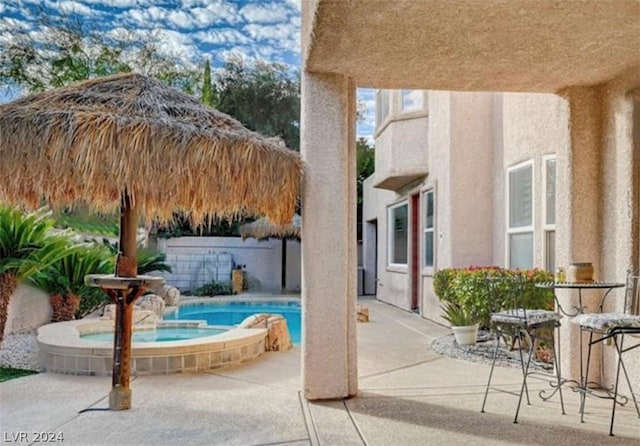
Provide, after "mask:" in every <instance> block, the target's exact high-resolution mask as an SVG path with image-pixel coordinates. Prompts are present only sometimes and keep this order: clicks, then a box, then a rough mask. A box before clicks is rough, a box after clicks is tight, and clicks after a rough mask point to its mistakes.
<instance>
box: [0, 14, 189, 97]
mask: <svg viewBox="0 0 640 446" xmlns="http://www.w3.org/2000/svg"><path fill="white" fill-rule="evenodd" d="M36 16H37V21H38V24H39V29H40V30H41V32H40V33H33V32H32V30H31V29H29V27H28V25H26V24H22V23H21V22H14V21H4V22H1V23H0V34H2V35H5V36H11V38H7V39H2V41H1V42H0V81H3V82H4V83H6V84H8V85H13V86H19V87H21V88H23V89H25V90H26V91H29V92H35V91H43V90H47V89H50V88H57V87H61V86H64V85H68V84H71V83H74V82H78V81H81V80H84V79H89V78H92V77H98V76H106V75H110V74H116V73H124V72H130V71H134V70H135V71H138V72H140V73H143V74H147V75H149V76H153V77H156V78H158V79H160V80H162V81H164V82H166V83H167V84H169V85H172V86H174V87H177V88H181V89H182V90H185V91H187V92H190V93H192V94H193V93H194V92H195V90H196V86H197V84H198V78H199V73H197V71H196V70H194V69H189V68H187V67H185V66H184V65H183V64H182V63H181V59H180V58H179V57H178V56H177V55H169V54H167V53H166V52H163V51H161V49H160V46H159V44H158V42H159V41H160V39H158V38H157V35H155V34H154V33H146V34H145V33H142V32H133V31H125V30H120V31H115V32H110V33H105V32H103V31H99V30H97V29H96V28H93V27H92V23H93V22H91V21H87V20H82V19H81V17H80V16H77V15H73V14H68V15H62V16H56V17H55V20H54V19H52V18H50V17H49V16H48V15H47V14H46V12H45V10H43V9H40V10H39V12H36ZM36 36H37V37H36Z"/></svg>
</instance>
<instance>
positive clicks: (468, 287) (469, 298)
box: [433, 267, 554, 328]
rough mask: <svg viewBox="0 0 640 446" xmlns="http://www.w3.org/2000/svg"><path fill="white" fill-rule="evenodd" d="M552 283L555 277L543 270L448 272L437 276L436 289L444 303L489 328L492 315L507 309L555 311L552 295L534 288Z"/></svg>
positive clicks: (434, 281) (470, 269) (464, 270)
mask: <svg viewBox="0 0 640 446" xmlns="http://www.w3.org/2000/svg"><path fill="white" fill-rule="evenodd" d="M551 280H553V275H552V274H551V273H549V272H547V271H543V270H540V269H531V270H509V269H503V268H498V267H471V268H446V269H442V270H440V271H438V272H436V274H435V275H434V278H433V289H434V292H435V294H436V296H438V299H440V300H441V301H442V302H448V303H451V304H454V305H456V306H458V307H459V308H460V309H461V310H462V311H464V312H466V313H468V314H473V315H475V316H476V317H477V320H478V322H479V323H480V326H481V327H483V328H488V327H489V316H490V314H491V313H492V312H494V311H498V310H501V309H504V308H510V307H514V306H518V307H521V308H532V309H553V303H554V302H553V292H552V291H551V290H547V289H541V288H537V287H536V286H535V284H536V283H538V282H546V281H551ZM516 300H517V302H516Z"/></svg>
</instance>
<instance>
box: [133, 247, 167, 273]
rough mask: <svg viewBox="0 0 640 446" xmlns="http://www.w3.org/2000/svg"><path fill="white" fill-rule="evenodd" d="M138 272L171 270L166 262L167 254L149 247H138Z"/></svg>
mask: <svg viewBox="0 0 640 446" xmlns="http://www.w3.org/2000/svg"><path fill="white" fill-rule="evenodd" d="M137 259H138V274H140V275H144V274H149V273H153V272H167V273H170V272H171V267H170V266H169V265H168V264H167V255H166V254H165V253H164V252H160V251H156V250H154V249H151V248H138V252H137Z"/></svg>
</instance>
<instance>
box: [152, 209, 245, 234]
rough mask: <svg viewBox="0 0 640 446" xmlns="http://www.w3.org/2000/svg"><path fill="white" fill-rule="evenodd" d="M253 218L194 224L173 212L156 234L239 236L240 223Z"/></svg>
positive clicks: (182, 215)
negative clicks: (171, 216) (170, 219)
mask: <svg viewBox="0 0 640 446" xmlns="http://www.w3.org/2000/svg"><path fill="white" fill-rule="evenodd" d="M253 220H254V219H253V218H241V219H239V220H233V221H229V220H214V221H210V222H208V223H205V224H204V225H202V226H195V225H193V224H192V223H191V221H190V220H189V218H188V217H186V216H184V214H181V213H178V212H176V213H174V214H173V220H172V221H171V222H170V223H169V224H166V225H161V226H158V227H157V228H156V235H157V236H158V237H160V238H172V237H194V236H197V237H239V236H240V231H239V228H240V225H243V224H245V223H249V222H251V221H253Z"/></svg>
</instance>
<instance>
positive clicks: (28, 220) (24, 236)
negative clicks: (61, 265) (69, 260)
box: [0, 205, 74, 280]
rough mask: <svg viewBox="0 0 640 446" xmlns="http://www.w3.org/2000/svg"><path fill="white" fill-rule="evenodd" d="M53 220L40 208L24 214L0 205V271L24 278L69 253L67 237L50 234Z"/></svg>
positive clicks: (69, 246) (0, 272)
mask: <svg viewBox="0 0 640 446" xmlns="http://www.w3.org/2000/svg"><path fill="white" fill-rule="evenodd" d="M53 223H54V222H53V220H52V219H51V218H50V213H49V212H47V211H45V210H44V209H41V210H39V211H36V212H33V213H30V214H24V213H23V212H21V211H20V210H18V209H14V208H9V207H5V206H1V205H0V274H5V273H9V274H14V275H15V276H16V277H17V278H18V280H23V279H27V278H29V277H30V276H32V275H33V274H35V273H36V272H37V271H39V270H41V269H43V268H46V267H48V266H49V265H51V264H53V263H55V262H56V261H58V260H60V259H62V258H64V257H65V256H67V255H69V254H71V253H72V252H73V249H74V248H73V246H72V244H71V243H70V242H69V239H68V238H67V237H64V236H53V235H51V229H52V228H53Z"/></svg>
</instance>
